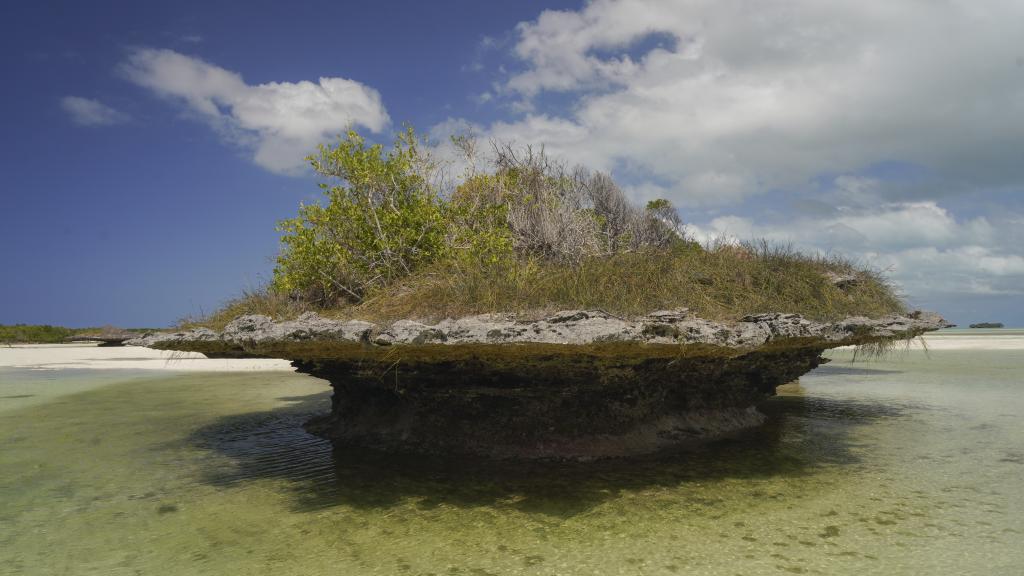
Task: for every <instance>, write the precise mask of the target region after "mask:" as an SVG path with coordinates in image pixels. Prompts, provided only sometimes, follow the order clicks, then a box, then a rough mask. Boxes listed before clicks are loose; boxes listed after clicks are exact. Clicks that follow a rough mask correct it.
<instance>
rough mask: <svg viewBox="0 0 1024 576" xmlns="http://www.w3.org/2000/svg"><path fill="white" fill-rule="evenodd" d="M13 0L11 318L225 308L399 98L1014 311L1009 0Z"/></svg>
mask: <svg viewBox="0 0 1024 576" xmlns="http://www.w3.org/2000/svg"><path fill="white" fill-rule="evenodd" d="M0 11H2V14H0V22H2V23H0V31H2V34H0V43H2V44H3V46H2V48H3V50H2V52H0V71H2V72H3V77H4V78H5V79H7V80H8V81H7V82H5V85H6V86H5V89H4V90H3V91H0V118H2V126H3V127H4V138H2V139H0V146H2V150H0V168H2V170H0V214H2V215H3V226H2V227H0V230H2V231H0V241H2V245H3V246H4V249H3V250H2V251H0V269H2V270H3V271H4V278H3V282H2V283H0V323H14V322H26V323H53V324H65V325H72V326H80V325H96V324H106V323H111V324H118V325H127V326H140V325H146V326H162V325H167V324H169V323H172V322H174V321H175V320H176V319H178V318H180V317H182V316H185V315H187V314H198V313H202V312H203V311H209V310H211V309H212V308H215V307H216V306H217V305H218V304H219V303H221V302H223V301H224V300H225V299H227V298H229V297H231V296H233V295H236V294H238V293H239V291H241V290H243V289H245V288H250V287H255V286H257V285H259V284H260V282H261V281H263V280H265V279H266V278H267V277H268V275H269V273H270V270H271V269H272V258H273V255H274V253H275V251H276V249H277V235H276V233H275V232H274V223H275V221H277V220H278V219H280V218H283V217H287V216H290V215H292V214H293V213H294V211H295V209H296V207H297V205H298V203H299V202H300V201H310V200H312V199H314V198H315V197H316V196H315V195H316V193H317V191H316V187H315V180H314V179H313V178H312V177H311V176H310V174H309V173H308V171H306V170H304V169H303V167H302V162H301V160H300V159H301V157H302V155H303V154H304V153H305V151H307V150H308V149H310V148H311V147H312V146H314V145H315V143H316V142H320V141H324V140H326V139H329V138H330V135H332V134H334V133H337V132H339V131H340V130H341V129H342V128H343V127H344V126H345V125H348V124H352V125H355V126H356V127H358V128H360V129H361V130H362V131H364V132H365V133H367V134H369V135H370V136H371V137H372V138H375V139H378V140H382V141H386V140H389V139H390V137H391V134H392V133H393V131H394V130H395V129H396V128H398V127H400V126H401V124H402V123H403V122H409V123H411V124H413V125H414V126H416V127H417V128H418V129H420V130H421V131H423V132H428V133H431V134H433V135H434V136H435V137H437V138H438V140H439V141H440V140H443V136H444V135H445V134H447V133H450V132H453V131H460V130H465V129H471V130H472V131H474V132H475V133H477V134H478V135H480V136H481V137H484V138H496V139H502V140H512V141H515V142H518V143H521V144H528V143H533V144H544V145H545V146H546V147H547V149H548V150H549V151H551V152H553V153H554V154H556V155H558V156H561V157H563V158H565V159H566V160H567V161H569V162H573V163H582V164H586V165H588V166H590V167H592V168H595V169H600V170H607V171H611V172H612V173H613V174H614V175H615V177H616V178H617V179H618V180H619V181H620V183H622V184H623V186H624V187H625V188H626V189H627V190H628V191H629V192H630V193H631V194H632V195H633V196H634V197H635V198H637V199H638V200H644V199H649V198H652V197H656V196H663V197H668V198H671V199H672V200H673V201H674V202H675V203H676V205H677V206H679V208H680V213H681V216H682V217H683V219H684V221H686V222H688V223H689V225H690V230H691V233H692V234H694V235H695V236H698V237H699V238H712V237H718V236H734V237H738V238H750V237H754V236H759V237H769V238H771V239H773V240H777V241H780V242H789V243H792V244H794V245H796V246H798V247H800V248H802V249H807V250H817V251H823V252H836V253H842V254H844V255H847V256H849V257H852V258H855V259H858V260H861V261H863V262H865V263H867V264H870V265H872V266H876V267H879V268H883V269H887V270H889V271H890V275H891V276H892V278H893V279H894V280H895V281H896V282H897V283H898V284H899V285H900V286H901V288H902V290H903V291H904V292H905V293H906V295H907V297H908V299H909V300H910V301H911V302H912V303H914V304H917V305H921V306H926V307H929V308H931V309H935V310H938V311H940V312H943V313H945V314H946V315H947V316H948V317H949V318H951V319H952V320H954V321H956V322H961V323H967V322H973V321H981V320H990V319H992V320H1003V321H1005V322H1008V323H1010V324H1015V325H1024V311H1022V306H1021V304H1022V296H1021V295H1022V291H1024V248H1022V246H1024V232H1022V225H1024V201H1022V196H1021V193H1022V191H1024V157H1022V154H1024V153H1022V151H1021V150H1022V148H1021V142H1024V45H1022V44H1021V43H1020V42H1019V40H1018V39H1019V38H1021V37H1024V8H1022V7H1021V6H1020V5H1019V3H1016V2H1011V1H1005V2H1003V1H995V0H993V1H992V2H986V3H984V4H983V5H978V4H963V5H958V4H955V3H947V4H943V5H934V6H918V5H916V4H911V3H906V4H898V5H897V4H894V3H889V2H863V1H857V2H853V1H850V2H843V1H837V2H833V3H828V4H827V5H822V4H821V3H819V2H814V1H812V0H788V1H784V2H783V1H775V0H769V1H765V2H762V3H759V4H758V5H757V8H756V10H751V9H750V8H749V7H745V5H744V3H742V2H739V1H731V0H723V1H720V2H699V1H692V2H690V1H687V2H678V1H677V2H667V1H657V0H622V1H595V2H591V3H582V2H563V3H557V2H515V3H492V2H471V1H461V2H387V3H384V2H372V3H371V2H358V3H357V2H348V3H346V2H295V3H279V2H247V3H244V4H243V3H237V2H236V3H229V2H201V3H198V2H197V3H190V2H176V3H161V4H157V3H149V2H145V3H143V2H93V3H89V4H88V5H86V3H79V2H32V3H29V2H18V3H7V4H5V5H4V7H3V8H0ZM439 153H441V154H443V153H444V150H443V149H440V150H439Z"/></svg>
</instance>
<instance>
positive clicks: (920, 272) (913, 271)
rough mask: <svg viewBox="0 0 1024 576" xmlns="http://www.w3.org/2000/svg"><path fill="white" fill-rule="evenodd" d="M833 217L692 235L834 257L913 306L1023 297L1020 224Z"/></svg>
mask: <svg viewBox="0 0 1024 576" xmlns="http://www.w3.org/2000/svg"><path fill="white" fill-rule="evenodd" d="M844 208H845V209H843V210H840V211H839V213H838V214H837V215H834V216H831V217H827V218H821V217H811V216H805V217H798V218H793V219H790V220H788V221H786V222H776V223H764V222H761V223H758V222H755V221H753V220H752V219H750V218H744V217H738V216H720V217H717V218H714V219H712V220H710V221H709V222H707V223H705V224H702V225H691V226H690V227H689V228H690V232H691V233H692V234H693V235H694V236H695V237H696V238H697V239H698V240H701V241H704V242H711V241H716V240H721V239H726V240H730V241H732V240H746V239H753V238H767V239H769V240H772V241H775V242H777V243H782V244H792V245H793V246H795V247H797V248H800V249H803V250H808V251H817V252H824V253H838V254H843V255H845V256H847V257H853V258H856V259H858V260H860V261H862V262H864V263H867V264H869V265H871V266H874V267H876V268H879V269H883V270H887V271H889V273H890V275H891V276H892V278H893V279H894V280H895V281H897V282H898V283H899V284H900V285H901V287H902V288H903V289H904V291H905V292H906V293H907V294H909V295H911V296H913V297H916V298H921V297H929V296H932V295H935V294H952V293H968V294H1024V257H1022V256H1021V254H1020V253H1019V252H1020V244H1019V241H1020V238H1019V236H1020V232H1019V219H1012V218H1011V219H1005V220H1002V221H999V222H997V223H993V222H991V221H990V220H989V219H988V218H986V217H981V216H979V217H975V218H969V219H957V218H956V217H955V216H954V215H953V214H952V213H951V212H950V211H949V210H947V209H945V208H943V207H942V206H940V205H939V204H937V203H936V202H934V201H924V202H901V203H889V204H883V205H880V206H875V207H871V208H862V209H853V208H848V207H844Z"/></svg>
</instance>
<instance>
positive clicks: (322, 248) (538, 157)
mask: <svg viewBox="0 0 1024 576" xmlns="http://www.w3.org/2000/svg"><path fill="white" fill-rule="evenodd" d="M462 142H463V143H464V144H465V141H462ZM310 162H311V164H312V166H313V168H314V169H315V170H316V172H317V174H319V175H320V176H323V177H325V178H328V179H330V180H333V181H334V184H333V185H331V184H327V183H324V184H321V188H322V190H323V192H324V200H325V202H323V203H317V204H309V205H303V206H300V208H299V214H298V216H296V217H295V218H291V219H288V220H283V221H281V222H280V223H279V227H278V229H279V231H280V232H282V233H283V234H282V237H281V244H282V247H281V253H280V254H279V255H278V258H277V267H276V268H275V271H274V280H273V282H272V286H271V289H272V290H273V291H274V292H276V293H277V294H285V295H290V296H292V297H294V298H297V299H301V300H305V301H308V302H312V303H315V304H318V305H321V306H330V305H333V304H336V303H338V302H339V301H347V302H349V303H358V302H360V301H362V300H364V299H366V298H367V297H370V296H372V295H373V293H374V292H375V291H378V290H380V289H382V288H386V287H387V286H391V285H392V284H394V283H395V282H396V281H397V280H399V279H401V278H405V277H407V276H409V275H412V274H414V273H415V272H416V271H417V270H419V269H421V268H422V267H424V266H425V265H428V264H436V263H439V262H449V261H450V262H453V263H455V264H459V263H460V262H461V263H462V265H473V266H480V265H482V266H488V265H497V264H499V263H502V262H506V263H507V262H510V261H511V260H513V259H514V258H515V257H516V256H520V257H522V256H527V257H536V258H540V259H542V260H548V261H562V262H579V261H580V260H581V259H583V258H587V257H591V256H601V255H609V254H615V253H620V252H627V251H635V250H638V249H641V248H645V247H647V248H650V247H656V248H664V247H667V246H668V245H669V244H671V243H672V242H674V241H679V240H681V238H682V235H681V228H680V223H679V219H678V216H676V215H675V209H674V208H672V206H671V204H669V203H668V201H667V200H661V201H659V202H660V203H658V204H657V205H655V207H654V208H651V207H648V209H642V208H638V207H636V206H634V205H633V204H631V203H630V202H629V201H628V200H627V199H626V197H625V195H624V194H623V193H622V191H621V190H620V189H619V188H618V186H616V185H615V183H614V182H613V181H612V180H611V178H610V177H608V176H607V175H604V174H591V173H589V172H587V171H585V170H582V169H577V170H575V171H571V172H570V171H568V170H566V169H565V168H564V167H563V166H562V165H560V164H557V163H555V162H552V161H551V160H550V159H549V158H548V157H547V156H545V155H544V154H543V152H541V153H534V152H533V151H532V149H529V148H527V149H526V151H525V153H518V152H517V151H516V150H514V149H512V148H511V147H505V148H500V149H498V150H497V154H496V158H495V160H494V163H493V164H494V172H493V173H482V172H477V171H475V170H472V171H470V172H468V173H467V174H466V175H465V178H464V179H463V182H462V184H460V185H459V186H457V187H455V188H454V189H452V190H450V191H449V190H446V189H445V187H444V186H443V181H444V180H443V178H442V174H441V172H440V170H439V166H438V164H437V163H436V162H434V161H433V160H432V159H431V158H430V156H429V155H428V154H426V153H425V152H423V150H422V143H421V142H420V141H419V140H417V138H416V135H415V133H414V132H413V130H412V129H411V128H410V129H407V130H406V131H405V132H402V133H401V134H399V135H398V137H397V139H396V140H395V144H394V147H393V148H392V149H391V150H390V151H389V152H385V150H384V147H383V146H381V145H379V144H378V145H372V146H370V145H367V143H366V141H365V140H364V139H363V138H362V137H361V136H360V135H359V134H358V133H356V132H354V131H350V132H349V133H348V134H347V135H346V136H345V137H344V138H343V139H342V140H341V141H340V142H339V143H338V144H337V145H334V146H321V147H320V151H319V154H317V155H314V156H311V157H310Z"/></svg>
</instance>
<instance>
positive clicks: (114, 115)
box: [60, 96, 128, 126]
mask: <svg viewBox="0 0 1024 576" xmlns="http://www.w3.org/2000/svg"><path fill="white" fill-rule="evenodd" d="M60 107H61V109H62V110H64V111H65V112H67V114H68V116H70V117H71V121H72V122H74V123H75V124H78V125H80V126H109V125H110V124H120V123H122V122H127V121H128V115H126V114H124V113H123V112H119V111H117V110H115V109H113V108H111V107H110V106H107V105H106V104H104V103H102V102H100V101H99V100H92V99H90V98H82V97H80V96H65V97H63V98H61V99H60Z"/></svg>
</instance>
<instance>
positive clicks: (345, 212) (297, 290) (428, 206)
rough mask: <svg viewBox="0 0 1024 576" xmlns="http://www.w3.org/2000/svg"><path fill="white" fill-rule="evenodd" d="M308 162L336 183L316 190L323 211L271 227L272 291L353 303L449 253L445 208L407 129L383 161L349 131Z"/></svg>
mask: <svg viewBox="0 0 1024 576" xmlns="http://www.w3.org/2000/svg"><path fill="white" fill-rule="evenodd" d="M310 160H311V163H312V165H313V168H314V169H315V170H316V172H317V173H318V174H320V175H321V176H324V177H328V178H333V179H335V180H336V181H338V183H337V184H335V185H333V186H330V185H328V184H321V188H322V189H323V191H324V195H325V197H326V200H327V202H326V204H310V205H304V206H301V207H300V208H299V215H298V216H297V217H295V218H292V219H289V220H284V221H282V222H281V223H280V224H279V230H280V231H281V232H283V233H284V234H283V236H282V239H281V242H282V250H281V254H280V255H279V256H278V258H277V268H276V269H275V271H274V281H273V288H274V290H276V291H278V292H282V293H287V294H295V295H297V296H301V297H302V298H304V299H307V300H310V301H313V302H318V303H325V304H326V303H331V302H334V301H335V300H336V299H338V298H343V299H346V300H349V301H352V302H357V301H359V300H361V299H362V298H364V297H365V295H366V294H367V293H368V292H370V291H372V290H373V289H375V288H379V287H382V286H387V285H389V284H391V283H392V282H394V280H396V279H397V278H400V277H403V276H407V275H409V274H411V273H413V272H414V271H415V270H417V269H418V268H420V266H422V265H423V264H424V263H427V262H433V261H435V260H437V259H440V258H444V257H445V256H446V255H447V254H448V253H449V252H450V250H451V248H450V245H449V243H448V242H447V233H448V228H449V226H448V222H447V216H446V206H445V204H444V203H443V202H442V201H441V199H440V198H439V197H438V195H437V193H436V190H435V188H434V187H433V186H432V185H431V183H430V174H429V172H430V171H431V169H432V165H431V163H430V161H429V159H428V158H427V157H426V156H424V155H422V154H421V153H420V151H419V143H418V142H417V140H416V136H415V134H414V133H413V131H412V130H411V129H410V130H407V131H406V132H403V133H402V134H400V135H399V136H398V138H397V139H396V141H395V145H394V148H393V149H392V150H391V151H390V152H387V153H385V152H384V149H383V147H382V146H381V145H379V144H377V145H373V146H367V144H366V141H365V140H364V139H363V138H362V137H361V136H360V135H359V134H357V133H356V132H354V131H350V132H349V133H348V135H347V137H346V138H344V139H343V140H341V142H339V143H338V144H337V145H336V146H321V147H320V152H319V154H318V155H316V156H312V157H310Z"/></svg>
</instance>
